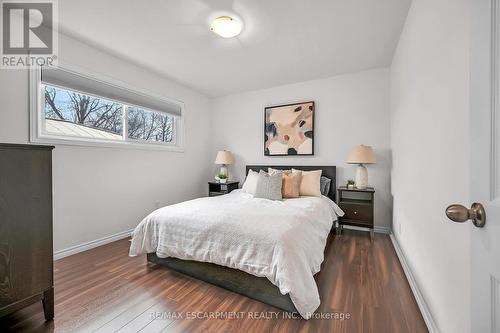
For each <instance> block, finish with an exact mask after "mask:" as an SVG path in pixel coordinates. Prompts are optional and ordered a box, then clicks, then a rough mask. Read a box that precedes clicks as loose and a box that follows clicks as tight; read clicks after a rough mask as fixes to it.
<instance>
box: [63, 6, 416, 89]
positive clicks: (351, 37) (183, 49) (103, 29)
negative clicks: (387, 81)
mask: <svg viewBox="0 0 500 333" xmlns="http://www.w3.org/2000/svg"><path fill="white" fill-rule="evenodd" d="M409 5H410V0H376V1H374V0H313V1H312V0H156V1H154V0H143V1H137V0H106V1H102V0H87V1H81V0H64V1H59V25H60V30H61V31H62V32H63V33H65V34H67V35H70V36H73V37H75V38H77V39H80V40H82V41H84V42H86V43H89V44H91V45H93V46H96V47H98V48H100V49H103V50H105V51H108V52H110V53H112V54H114V55H116V56H119V57H121V58H124V59H126V60H128V61H130V62H133V63H135V64H137V65H140V66H142V67H146V68H148V69H151V70H154V71H155V72H157V73H158V74H160V75H162V76H165V77H168V78H170V79H173V80H175V81H177V82H180V83H182V84H184V85H186V86H188V87H191V88H193V89H195V90H197V91H199V92H202V93H204V94H206V95H209V96H224V95H229V94H233V93H237V92H242V91H248V90H255V89H262V88H268V87H273V86H277V85H282V84H287V83H294V82H300V81H306V80H312V79H317V78H324V77H329V76H333V75H337V74H342V73H349V72H356V71H361V70H366V69H370V68H376V67H384V66H388V65H390V63H391V59H392V55H393V52H394V50H395V48H396V45H397V41H398V39H399V35H400V33H401V30H402V27H403V24H404V20H405V18H406V14H407V12H408V8H409ZM228 13H235V14H237V15H238V16H239V17H241V18H242V19H243V21H244V23H245V27H244V29H243V32H242V33H241V34H240V35H239V36H238V37H237V38H232V39H223V38H221V37H219V36H217V35H215V34H214V33H212V32H211V31H210V30H209V27H208V25H209V22H210V19H211V18H214V17H216V16H220V15H223V14H228Z"/></svg>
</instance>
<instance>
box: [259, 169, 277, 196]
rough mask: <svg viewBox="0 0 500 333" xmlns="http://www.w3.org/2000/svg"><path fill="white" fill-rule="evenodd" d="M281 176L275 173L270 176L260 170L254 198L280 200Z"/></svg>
mask: <svg viewBox="0 0 500 333" xmlns="http://www.w3.org/2000/svg"><path fill="white" fill-rule="evenodd" d="M281 186H282V174H281V172H276V173H275V174H274V175H270V174H268V173H267V172H265V171H262V170H260V172H259V175H258V177H257V187H256V189H255V194H254V197H255V198H263V199H269V200H281V199H283V197H282V195H281Z"/></svg>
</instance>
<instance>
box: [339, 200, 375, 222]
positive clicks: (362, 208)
mask: <svg viewBox="0 0 500 333" xmlns="http://www.w3.org/2000/svg"><path fill="white" fill-rule="evenodd" d="M340 208H342V210H343V211H344V216H343V217H342V218H343V219H346V220H359V221H366V223H367V224H371V223H372V219H373V213H372V207H371V206H370V205H363V204H356V203H346V202H341V203H340Z"/></svg>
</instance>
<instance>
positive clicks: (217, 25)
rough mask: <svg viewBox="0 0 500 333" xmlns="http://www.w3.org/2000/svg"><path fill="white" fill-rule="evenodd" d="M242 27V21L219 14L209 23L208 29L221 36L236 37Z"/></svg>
mask: <svg viewBox="0 0 500 333" xmlns="http://www.w3.org/2000/svg"><path fill="white" fill-rule="evenodd" d="M242 29H243V23H242V22H241V21H238V20H237V19H235V18H233V17H230V16H219V17H217V18H216V19H215V20H213V22H212V24H211V25H210V30H212V31H213V32H215V33H216V34H217V35H219V36H221V37H223V38H232V37H236V36H238V35H239V34H240V32H241V30H242Z"/></svg>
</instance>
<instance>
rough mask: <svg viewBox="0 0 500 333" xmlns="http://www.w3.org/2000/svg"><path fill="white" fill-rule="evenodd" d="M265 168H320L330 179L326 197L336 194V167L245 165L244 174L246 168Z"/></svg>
mask: <svg viewBox="0 0 500 333" xmlns="http://www.w3.org/2000/svg"><path fill="white" fill-rule="evenodd" d="M267 168H273V169H278V170H290V169H292V168H293V169H298V170H304V171H311V170H320V169H321V170H322V172H321V175H322V176H325V177H328V178H330V179H331V180H332V182H331V184H330V192H329V193H328V197H329V198H330V199H332V200H333V201H335V197H336V194H337V167H335V166H332V165H328V166H321V165H296V166H290V165H247V167H246V171H245V176H246V175H248V170H253V171H256V172H259V171H260V170H264V171H266V172H267Z"/></svg>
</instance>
